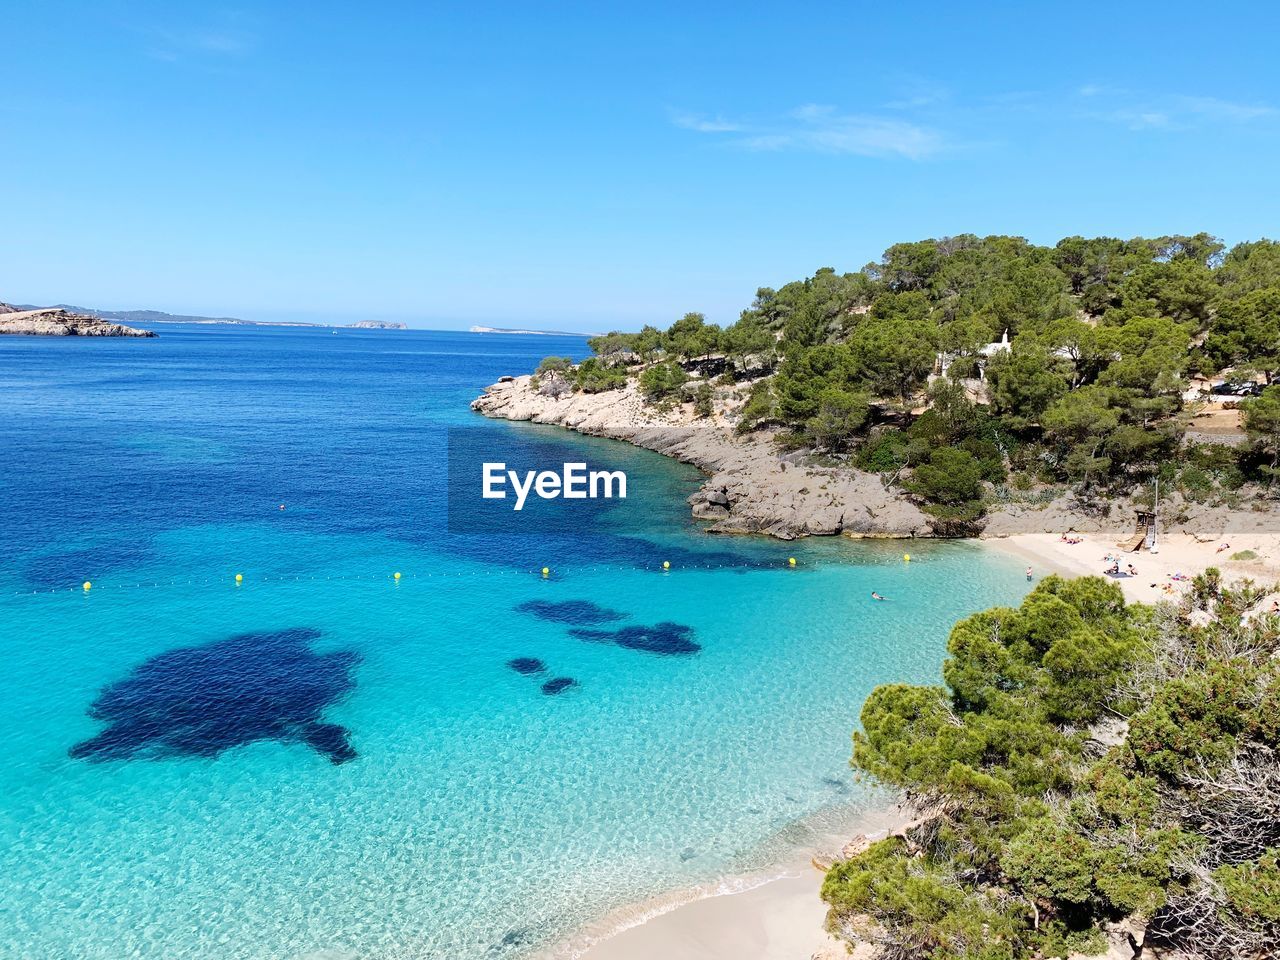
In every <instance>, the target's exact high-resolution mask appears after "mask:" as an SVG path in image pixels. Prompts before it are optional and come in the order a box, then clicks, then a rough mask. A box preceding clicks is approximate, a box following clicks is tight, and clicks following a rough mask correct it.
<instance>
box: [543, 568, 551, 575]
mask: <svg viewBox="0 0 1280 960" xmlns="http://www.w3.org/2000/svg"><path fill="white" fill-rule="evenodd" d="M549 573H551V568H550V567H543V568H542V575H543V576H544V577H545V576H547V575H548V574H549Z"/></svg>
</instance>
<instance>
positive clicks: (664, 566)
mask: <svg viewBox="0 0 1280 960" xmlns="http://www.w3.org/2000/svg"><path fill="white" fill-rule="evenodd" d="M662 569H663V570H670V569H671V561H670V560H663V561H662Z"/></svg>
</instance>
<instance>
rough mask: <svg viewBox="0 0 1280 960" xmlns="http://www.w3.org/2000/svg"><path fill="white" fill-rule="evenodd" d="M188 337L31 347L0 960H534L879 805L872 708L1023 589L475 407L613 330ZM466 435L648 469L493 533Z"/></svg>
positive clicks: (940, 557)
mask: <svg viewBox="0 0 1280 960" xmlns="http://www.w3.org/2000/svg"><path fill="white" fill-rule="evenodd" d="M161 334H162V336H161V337H160V338H159V339H156V340H148V341H127V340H101V341H93V340H77V339H67V340H54V339H38V338H31V339H26V338H8V339H4V340H0V391H2V392H3V396H4V398H5V416H4V417H3V418H2V419H0V534H2V536H3V550H2V551H0V556H2V557H3V564H2V565H0V657H2V659H0V662H2V663H3V665H4V673H3V676H2V677H0V690H2V691H3V695H2V696H0V725H2V728H3V730H4V732H5V743H6V746H7V750H6V760H7V762H6V763H5V764H4V766H3V768H2V770H3V772H2V773H0V957H5V958H8V957H14V958H18V957H21V958H30V957H40V958H85V960H90V958H92V960H122V958H131V957H145V958H164V960H188V958H191V960H194V958H201V960H220V958H237V960H239V958H245V960H265V958H271V960H291V958H308V957H325V958H333V957H340V958H348V957H350V958H360V960H390V958H428V957H430V958H437V957H439V958H460V960H467V958H506V957H512V958H514V957H520V956H522V955H526V954H528V953H530V952H531V951H534V950H536V949H538V948H539V947H541V946H544V945H546V944H547V943H549V942H552V941H554V940H556V939H557V938H560V937H563V936H564V935H566V934H568V933H569V932H571V931H572V930H574V929H575V928H577V927H579V926H581V925H582V924H584V923H586V922H589V921H591V920H593V919H596V918H598V917H600V916H601V915H603V914H605V913H606V912H608V911H609V910H610V909H612V908H614V907H617V906H618V905H620V904H624V903H627V902H632V901H636V900H639V899H642V898H645V897H648V896H652V895H654V894H657V893H659V892H661V891H663V890H666V889H671V888H676V887H682V886H686V885H692V884H695V883H699V882H703V881H706V880H709V879H713V878H716V877H719V876H723V875H728V874H736V873H741V872H743V871H747V870H751V869H754V868H757V867H760V866H763V865H765V864H767V863H768V862H769V861H770V860H772V859H775V858H777V857H779V856H782V855H784V854H785V852H786V851H785V847H786V844H787V843H788V842H789V841H788V838H789V837H790V835H791V831H790V829H789V828H790V827H791V825H793V824H795V823H796V822H798V821H800V820H801V819H804V818H807V817H811V816H812V815H814V814H817V813H820V812H822V811H825V810H834V809H847V808H856V807H858V806H859V805H860V804H864V803H868V802H870V794H869V793H868V792H866V789H865V788H864V787H862V786H860V785H858V784H855V783H854V782H853V778H852V775H851V772H850V771H849V769H848V766H847V758H848V754H849V739H848V737H849V732H850V730H851V729H852V727H853V725H854V723H855V722H856V717H857V713H858V709H859V707H860V705H861V703H862V701H863V699H864V698H865V697H866V695H867V694H868V693H869V692H870V690H871V689H872V688H873V687H874V686H875V685H876V684H877V683H883V682H887V681H894V680H904V681H917V682H918V681H932V680H935V679H936V678H937V677H938V675H939V667H940V663H941V659H942V652H943V649H944V644H945V640H946V634H947V630H948V628H949V626H950V624H951V623H952V622H953V621H954V620H955V619H956V618H957V617H959V616H962V615H964V614H965V613H968V612H971V611H973V610H977V609H980V608H982V607H985V606H989V605H991V604H994V603H998V602H1000V603H1003V602H1013V601H1016V600H1017V599H1018V598H1019V597H1020V596H1021V595H1022V593H1024V592H1025V589H1026V586H1027V585H1026V583H1025V580H1024V579H1023V577H1022V574H1021V568H1020V565H1019V564H1017V563H1016V562H1014V561H1012V560H1005V559H1002V558H1000V557H997V556H993V555H990V554H988V553H986V552H984V551H982V550H980V549H978V548H976V547H973V546H969V545H964V544H946V543H916V544H912V545H911V548H910V549H911V553H912V556H913V562H912V563H911V564H909V565H908V564H904V563H903V562H902V560H901V554H902V552H903V548H902V546H901V545H900V544H876V543H865V544H856V543H849V542H843V541H830V540H826V541H807V542H804V543H797V544H780V543H774V542H768V541H763V540H757V539H745V538H744V539H720V538H713V537H711V536H708V535H706V534H704V533H702V532H701V531H700V529H699V528H698V527H697V526H696V525H695V524H693V522H692V521H691V520H690V519H689V516H688V508H687V506H686V504H685V503H684V498H685V497H686V496H687V495H688V494H689V493H691V492H692V491H693V490H694V489H695V488H696V483H697V474H696V472H695V471H692V470H691V469H689V468H687V467H683V466H681V465H679V464H675V463H672V462H670V461H668V460H666V459H664V458H662V457H659V456H657V455H654V454H649V453H647V452H645V451H639V450H635V449H632V448H630V447H628V446H625V445H622V444H616V443H612V442H610V441H604V440H595V439H590V438H582V437H576V436H572V435H568V434H566V433H564V432H563V431H558V430H554V429H550V428H539V427H536V426H530V425H520V424H507V423H495V422H491V421H487V420H484V419H483V418H479V417H477V416H475V415H474V414H472V413H470V411H469V410H468V409H467V404H468V402H469V401H470V399H471V398H472V397H473V396H475V395H476V394H477V393H478V392H479V390H480V389H481V388H482V387H483V386H484V385H485V384H487V383H490V382H492V381H493V380H495V379H496V378H497V377H498V376H499V375H501V374H504V373H519V372H523V371H527V370H529V369H532V367H533V366H534V365H535V364H536V362H537V360H538V359H539V358H540V357H541V356H542V355H543V354H547V353H558V354H581V353H582V352H583V350H584V345H583V342H582V341H581V340H577V339H574V338H564V339H556V338H537V337H501V336H484V335H468V334H445V333H427V332H417V331H410V332H383V331H342V332H340V333H339V334H337V335H334V334H331V333H329V332H328V331H327V330H311V329H287V330H278V329H264V328H236V327H185V326H173V327H169V326H166V327H162V328H161ZM451 428H452V429H457V428H465V429H466V430H467V431H468V433H467V435H468V436H470V437H475V436H479V437H481V438H482V440H483V441H484V442H485V443H488V442H489V440H490V438H491V440H492V444H493V449H494V450H496V451H504V450H505V451H511V450H516V451H519V452H520V454H521V455H522V456H526V457H531V458H538V457H541V458H543V459H545V460H546V461H547V462H557V463H558V462H560V461H563V460H565V459H566V458H583V459H588V460H590V461H591V462H592V463H593V465H595V464H599V465H602V466H609V467H612V468H621V469H625V470H626V471H627V473H628V478H629V500H628V509H630V510H631V511H632V512H631V514H630V516H629V517H628V520H627V523H626V524H625V525H620V524H618V523H617V517H618V513H617V511H615V510H613V509H611V508H610V509H600V508H599V507H598V506H595V505H589V506H588V507H584V509H583V511H581V512H578V513H566V514H564V516H565V518H566V530H565V532H564V534H562V535H561V534H553V533H548V532H547V531H545V530H544V531H542V532H526V533H521V534H518V535H512V536H501V535H492V534H476V533H469V532H468V529H467V524H466V518H465V517H459V516H457V515H452V516H448V515H446V509H445V502H446V497H445V489H446V482H447V477H446V472H447V469H446V466H447V443H446V440H447V432H448V430H450V429H451ZM475 431H479V433H476V432H475ZM571 455H572V457H571ZM281 503H283V504H285V507H286V509H284V510H281V509H280V508H279V507H280V504H281ZM620 530H621V531H623V533H624V535H619V531H620ZM788 556H795V557H796V558H797V559H798V561H799V563H798V566H797V568H796V569H794V570H793V569H788V568H787V566H786V558H787V557H788ZM662 559H669V560H671V562H672V570H671V571H670V572H668V573H663V572H661V570H660V564H661V560H662ZM544 564H545V565H548V566H550V567H551V568H552V571H553V572H552V575H551V576H550V577H548V578H546V579H543V578H542V577H541V576H540V575H539V574H538V573H537V572H536V571H537V570H538V569H539V568H541V567H542V566H543V565H544ZM394 571H400V572H401V573H402V579H401V580H400V581H399V582H398V583H397V582H396V581H395V580H394V579H393V578H392V573H393V572H394ZM236 572H242V573H243V575H244V582H243V584H242V585H241V586H239V587H237V586H236V585H235V582H234V579H233V576H234V574H235V573H236ZM86 579H88V580H91V581H92V582H93V584H94V586H93V588H92V590H91V591H89V592H88V593H86V592H85V591H83V590H82V589H81V588H80V587H79V584H80V583H81V581H83V580H86ZM872 590H877V591H879V592H880V593H882V594H885V595H887V596H889V597H891V598H892V599H891V600H890V601H889V602H885V603H874V602H871V601H870V600H869V599H868V597H869V594H870V591H872ZM530 601H543V602H545V604H549V605H550V606H549V607H548V606H541V607H539V606H535V607H532V608H531V607H527V606H524V607H522V605H525V604H528V603H529V602H530ZM570 601H579V603H577V604H576V605H573V606H567V607H563V606H556V605H558V604H564V603H567V602H570ZM590 604H595V605H596V606H597V607H603V608H607V610H606V611H605V612H601V611H600V610H598V609H594V608H592V607H591V606H590ZM517 608H522V609H517ZM548 611H550V613H551V615H552V616H556V617H559V618H560V619H547V614H548ZM609 611H612V612H613V613H614V614H616V615H617V616H616V618H615V619H611V620H610V619H603V618H604V617H606V616H608V615H609V613H608V612H609ZM539 613H541V614H542V615H541V616H539V615H538V614H539ZM662 625H665V626H662ZM639 627H644V628H652V629H649V630H647V631H644V630H641V631H638V630H636V629H635V628H639ZM628 630H630V631H631V632H627V631H628ZM573 631H578V632H577V633H574V632H573ZM592 631H595V632H594V633H592ZM618 631H622V632H620V633H619V632H618ZM691 648H696V649H691ZM516 658H527V659H536V660H538V661H541V662H542V663H543V664H545V670H543V671H541V672H537V673H532V674H522V673H520V672H518V671H517V670H515V669H512V668H511V667H510V666H509V665H508V661H511V660H513V659H516ZM554 678H566V679H572V680H573V681H575V683H574V685H572V686H568V687H567V688H566V689H564V690H563V691H562V692H560V693H546V692H544V691H543V684H545V683H546V682H547V681H549V680H552V679H554ZM264 692H265V693H264ZM335 761H336V762H335Z"/></svg>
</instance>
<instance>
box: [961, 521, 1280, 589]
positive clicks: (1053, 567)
mask: <svg viewBox="0 0 1280 960" xmlns="http://www.w3.org/2000/svg"><path fill="white" fill-rule="evenodd" d="M1071 537H1072V539H1073V540H1074V541H1076V542H1068V541H1066V540H1063V539H1062V537H1061V535H1058V534H1051V533H1024V534H1015V535H1013V536H1009V537H1000V538H993V539H990V540H983V541H982V542H983V543H985V544H986V545H987V546H990V547H992V548H993V549H996V550H1004V551H1007V552H1010V553H1013V554H1016V555H1017V556H1019V557H1022V558H1023V559H1025V560H1026V561H1027V563H1028V564H1029V565H1030V567H1031V570H1032V576H1033V577H1034V578H1035V579H1037V580H1039V579H1040V578H1041V577H1043V576H1045V575H1047V574H1050V573H1060V574H1062V575H1064V576H1070V577H1084V576H1106V573H1105V571H1106V569H1107V568H1108V567H1109V566H1110V565H1111V564H1110V562H1109V561H1108V560H1107V559H1106V558H1107V557H1108V556H1110V557H1116V558H1119V561H1120V569H1121V574H1120V575H1119V576H1114V575H1113V576H1112V579H1114V580H1115V581H1116V583H1118V584H1120V587H1121V589H1123V590H1124V595H1125V599H1127V600H1129V601H1130V602H1138V603H1158V602H1159V601H1161V600H1173V599H1177V598H1178V597H1179V596H1181V595H1182V594H1183V593H1185V592H1186V590H1187V587H1188V585H1189V583H1190V579H1191V578H1192V577H1194V576H1196V575H1197V574H1200V573H1203V572H1204V571H1205V570H1206V569H1207V568H1209V567H1217V568H1218V569H1219V570H1221V571H1222V576H1223V580H1224V581H1225V582H1227V583H1239V582H1241V581H1243V580H1253V581H1254V582H1255V583H1258V584H1262V585H1265V586H1270V585H1271V584H1273V583H1276V582H1277V581H1280V534H1276V533H1249V534H1239V535H1237V534H1234V533H1231V534H1224V535H1223V536H1222V537H1210V536H1207V535H1201V536H1199V537H1197V536H1196V535H1194V534H1190V533H1171V534H1166V535H1164V536H1162V537H1161V538H1160V541H1159V544H1158V547H1159V552H1158V553H1154V554H1153V553H1148V552H1147V551H1145V550H1143V551H1139V552H1137V553H1124V552H1122V551H1121V550H1119V549H1118V548H1117V547H1116V543H1117V541H1118V540H1119V539H1120V538H1119V537H1117V536H1114V535H1108V534H1105V533H1088V534H1072V535H1071ZM1129 564H1132V565H1133V567H1134V569H1135V570H1136V574H1135V575H1132V576H1131V575H1129V574H1128V572H1127V568H1128V566H1129ZM1184 578H1185V579H1184Z"/></svg>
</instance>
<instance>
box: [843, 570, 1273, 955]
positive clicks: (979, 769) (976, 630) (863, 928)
mask: <svg viewBox="0 0 1280 960" xmlns="http://www.w3.org/2000/svg"><path fill="white" fill-rule="evenodd" d="M1264 594H1265V591H1263V590H1259V589H1256V588H1254V587H1252V586H1250V585H1244V586H1242V587H1240V588H1238V589H1236V590H1226V589H1223V587H1222V585H1221V583H1220V581H1219V575H1218V573H1217V571H1216V570H1213V569H1210V570H1207V571H1206V572H1205V573H1204V574H1203V575H1202V576H1200V577H1198V578H1197V579H1196V580H1195V582H1194V583H1193V585H1192V589H1191V591H1190V592H1189V594H1188V595H1187V598H1186V599H1185V600H1184V601H1183V603H1182V605H1181V607H1179V608H1177V609H1174V608H1173V607H1171V606H1166V607H1163V608H1160V609H1159V610H1157V609H1155V608H1150V607H1145V606H1141V605H1130V606H1126V605H1125V603H1124V600H1123V598H1122V595H1121V591H1120V589H1119V587H1118V586H1117V585H1116V584H1114V583H1112V582H1108V581H1104V580H1102V579H1099V578H1086V579H1079V580H1070V581H1068V580H1063V579H1061V578H1058V577H1050V578H1048V579H1046V580H1045V581H1043V582H1042V583H1041V584H1040V585H1039V586H1038V587H1037V588H1036V589H1035V590H1034V591H1033V592H1032V593H1031V594H1030V595H1029V596H1028V597H1027V598H1026V600H1025V601H1024V602H1023V603H1022V605H1021V607H1020V608H1018V609H1008V608H996V609H992V610H988V611H986V612H983V613H979V614H976V615H974V616H972V617H969V618H968V619H965V620H962V621H961V622H960V623H958V624H957V625H956V626H955V628H954V630H953V631H952V633H951V638H950V641H949V644H948V651H949V654H950V656H949V658H948V660H947V661H946V663H945V665H944V668H943V676H944V680H945V686H942V687H917V686H907V685H902V684H894V685H889V686H882V687H879V688H877V689H876V691H875V692H874V693H873V694H872V695H871V697H869V698H868V700H867V701H866V703H865V705H864V706H863V709H862V716H861V721H862V723H861V730H859V731H858V732H857V733H855V734H854V751H853V761H852V762H853V765H854V767H855V768H856V769H857V770H859V771H861V772H862V773H864V774H866V775H868V776H870V777H872V778H874V779H876V780H878V781H880V782H883V783H886V784H889V785H892V786H893V787H896V788H898V789H901V790H903V791H904V792H905V794H906V796H907V798H908V802H909V803H910V804H911V806H912V807H913V808H914V809H915V810H916V811H917V813H918V815H919V819H918V820H917V821H916V825H915V826H913V827H911V828H909V829H907V830H906V831H904V832H903V833H902V834H901V835H898V836H891V837H889V838H887V839H884V840H881V841H879V842H876V843H872V844H870V845H869V846H867V847H866V849H864V850H863V851H862V852H860V853H857V854H856V855H854V856H852V857H850V858H849V859H846V860H843V861H841V862H839V863H837V864H836V865H834V866H833V867H832V868H831V870H830V872H829V873H828V874H827V877H826V881H825V883H824V885H823V889H822V895H823V898H824V899H825V900H826V901H827V903H828V904H829V905H830V914H829V923H830V925H831V927H832V929H833V931H835V932H837V933H838V934H840V935H842V936H844V937H846V938H848V939H850V940H853V941H858V942H863V943H867V942H870V943H872V944H875V945H876V947H877V950H878V954H879V956H880V957H882V958H892V960H908V958H934V960H940V958H947V960H1017V958H1031V957H1066V956H1068V955H1069V954H1072V953H1076V952H1083V953H1093V952H1100V951H1101V949H1102V948H1104V947H1105V943H1104V931H1105V930H1106V929H1107V928H1108V927H1110V928H1111V929H1112V930H1113V931H1114V930H1124V931H1128V933H1130V934H1132V939H1131V940H1130V945H1131V946H1132V947H1134V956H1137V955H1138V953H1139V951H1138V949H1137V947H1138V946H1139V945H1143V944H1145V946H1147V947H1164V948H1172V949H1175V950H1177V951H1179V952H1180V954H1181V955H1184V956H1188V957H1196V958H1199V957H1204V958H1220V957H1242V958H1250V957H1264V956H1272V955H1273V954H1272V953H1270V952H1269V951H1270V950H1271V949H1272V948H1274V946H1275V944H1277V943H1280V757H1278V755H1277V750H1280V618H1278V617H1277V616H1276V615H1275V614H1274V613H1272V612H1271V609H1272V608H1271V606H1270V604H1271V598H1270V597H1265V596H1264Z"/></svg>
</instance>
